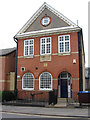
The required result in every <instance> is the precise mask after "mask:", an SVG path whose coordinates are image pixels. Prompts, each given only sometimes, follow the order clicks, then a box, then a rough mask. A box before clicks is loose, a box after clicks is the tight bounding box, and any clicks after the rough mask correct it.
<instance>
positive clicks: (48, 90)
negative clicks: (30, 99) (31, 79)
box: [39, 89, 52, 91]
mask: <svg viewBox="0 0 90 120" xmlns="http://www.w3.org/2000/svg"><path fill="white" fill-rule="evenodd" d="M50 90H52V89H39V91H50Z"/></svg>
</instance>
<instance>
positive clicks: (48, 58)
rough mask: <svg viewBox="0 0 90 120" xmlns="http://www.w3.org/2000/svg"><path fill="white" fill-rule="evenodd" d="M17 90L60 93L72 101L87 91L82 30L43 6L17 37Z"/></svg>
mask: <svg viewBox="0 0 90 120" xmlns="http://www.w3.org/2000/svg"><path fill="white" fill-rule="evenodd" d="M14 40H15V41H16V43H17V66H16V69H17V73H16V83H17V87H16V88H17V89H18V91H25V92H27V93H28V92H29V93H33V92H47V91H52V90H53V89H55V90H57V91H58V97H61V98H67V97H68V98H70V97H72V91H73V93H75V94H77V92H78V91H81V90H85V78H84V47H83V34H82V29H81V28H80V27H79V26H77V25H76V24H75V23H73V22H72V21H71V20H69V19H68V18H67V17H65V16H64V15H63V14H61V13H59V12H58V11H57V10H55V9H54V8H52V7H51V6H50V5H48V4H47V3H44V4H43V5H42V6H41V7H40V8H39V9H38V11H36V13H35V14H34V15H33V16H32V17H31V18H30V19H29V20H28V22H27V23H26V24H25V25H24V26H23V27H22V29H21V30H20V31H19V32H18V33H17V34H16V35H15V36H14Z"/></svg>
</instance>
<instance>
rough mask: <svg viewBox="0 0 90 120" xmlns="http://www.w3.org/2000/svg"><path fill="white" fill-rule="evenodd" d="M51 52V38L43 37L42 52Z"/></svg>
mask: <svg viewBox="0 0 90 120" xmlns="http://www.w3.org/2000/svg"><path fill="white" fill-rule="evenodd" d="M49 53H51V39H50V37H46V38H41V54H49Z"/></svg>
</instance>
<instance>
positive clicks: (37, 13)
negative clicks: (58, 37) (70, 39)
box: [15, 2, 80, 38]
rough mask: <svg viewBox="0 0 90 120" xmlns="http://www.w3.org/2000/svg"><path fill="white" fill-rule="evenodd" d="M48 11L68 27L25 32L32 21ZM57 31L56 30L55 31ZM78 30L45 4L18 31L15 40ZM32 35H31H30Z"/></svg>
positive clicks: (69, 21)
mask: <svg viewBox="0 0 90 120" xmlns="http://www.w3.org/2000/svg"><path fill="white" fill-rule="evenodd" d="M45 9H48V10H49V11H50V12H52V13H53V14H54V15H56V16H57V17H58V18H60V19H62V20H63V21H64V22H66V23H67V24H68V25H69V26H67V27H62V28H58V29H57V28H54V29H46V30H38V31H30V32H25V31H26V30H27V29H28V28H29V27H30V26H31V25H32V24H33V23H34V21H35V20H36V19H37V18H38V17H39V16H40V15H41V14H42V12H43V11H44V10H45ZM56 29H57V30H56ZM74 29H75V30H77V29H78V30H80V27H78V26H77V25H76V24H75V23H73V22H72V21H71V20H69V19H68V18H67V17H65V16H64V15H63V14H62V13H60V12H58V11H57V10H55V9H54V8H53V7H51V6H50V5H48V4H47V3H46V2H44V4H43V5H42V6H41V7H40V8H39V9H38V10H37V11H36V12H35V14H34V15H33V16H32V17H31V18H30V19H29V20H28V21H27V22H26V24H25V25H24V26H23V27H22V28H21V29H20V31H19V32H18V33H17V34H16V35H15V38H20V37H27V36H29V35H30V36H31V35H37V33H38V32H39V34H38V35H40V33H41V35H42V34H43V33H44V34H49V33H51V32H60V31H62V30H63V31H65V30H68V31H69V30H71V31H72V30H74ZM32 33H33V34H32Z"/></svg>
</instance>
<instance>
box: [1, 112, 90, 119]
mask: <svg viewBox="0 0 90 120" xmlns="http://www.w3.org/2000/svg"><path fill="white" fill-rule="evenodd" d="M30 119H31V120H87V119H88V120H89V119H90V118H84V117H66V116H65V117H62V116H45V115H32V114H24V113H22V114H21V113H13V112H2V120H30Z"/></svg>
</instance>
